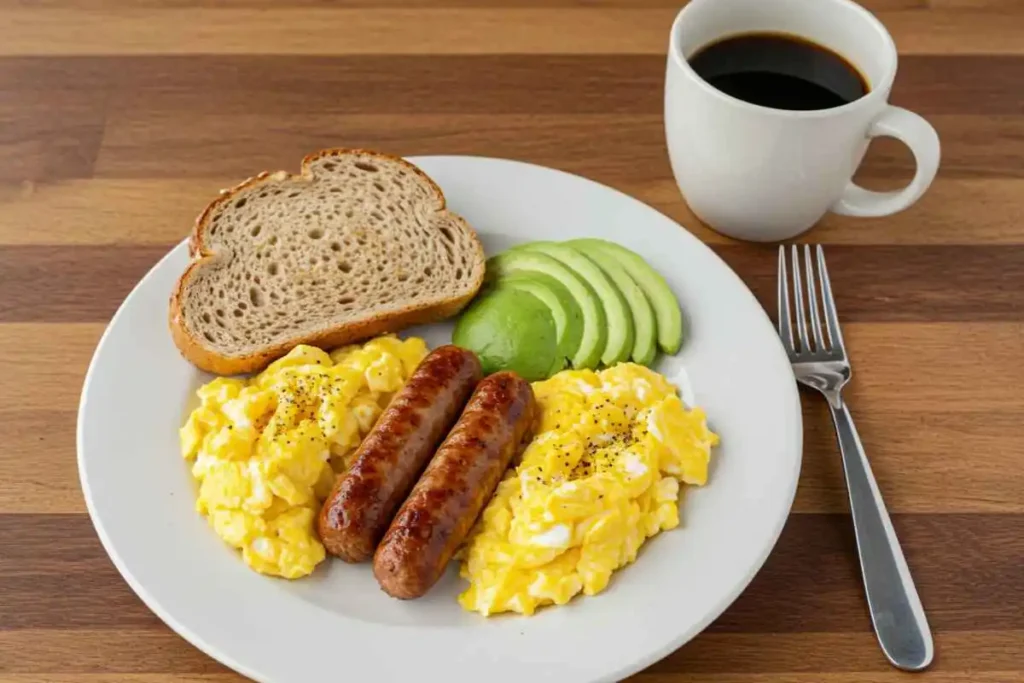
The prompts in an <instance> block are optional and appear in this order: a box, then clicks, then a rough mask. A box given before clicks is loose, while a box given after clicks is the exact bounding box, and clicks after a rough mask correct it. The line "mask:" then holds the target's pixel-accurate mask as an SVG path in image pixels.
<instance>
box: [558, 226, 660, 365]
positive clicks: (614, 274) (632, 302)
mask: <svg viewBox="0 0 1024 683" xmlns="http://www.w3.org/2000/svg"><path fill="white" fill-rule="evenodd" d="M566 244H568V245H569V246H571V247H573V248H574V249H576V250H577V251H579V252H581V253H582V254H583V255H584V256H586V257H587V258H589V259H590V260H591V261H593V262H594V263H596V264H597V265H598V266H600V268H601V270H603V271H604V272H605V274H606V275H607V276H608V277H609V278H610V279H611V281H612V282H613V283H615V286H616V287H618V288H619V291H620V292H622V296H623V297H624V298H625V299H626V303H627V304H629V312H630V313H631V314H632V316H633V349H632V351H631V352H630V356H631V357H632V359H633V361H634V362H637V363H639V364H640V365H650V364H651V363H652V362H653V361H654V356H655V355H656V354H657V353H658V325H657V322H656V321H655V318H654V309H653V308H652V307H651V302H650V301H648V300H647V295H645V294H644V291H643V290H642V289H640V286H639V285H638V284H637V283H636V281H635V280H634V279H633V278H632V277H631V276H630V274H629V273H628V272H627V271H626V269H625V268H624V267H622V265H621V264H620V263H619V262H618V260H616V258H615V257H614V256H612V255H611V254H610V253H609V252H607V251H605V250H604V249H602V248H601V247H599V246H596V245H595V244H593V243H592V242H588V241H586V240H570V241H569V242H566Z"/></svg>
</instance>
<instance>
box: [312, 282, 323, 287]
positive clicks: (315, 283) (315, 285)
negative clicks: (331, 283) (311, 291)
mask: <svg viewBox="0 0 1024 683" xmlns="http://www.w3.org/2000/svg"><path fill="white" fill-rule="evenodd" d="M323 283H324V281H323V280H313V281H312V282H310V283H309V284H310V285H312V286H313V287H319V286H320V285H322V284H323Z"/></svg>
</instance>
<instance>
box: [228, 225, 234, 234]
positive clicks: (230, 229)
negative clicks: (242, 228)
mask: <svg viewBox="0 0 1024 683" xmlns="http://www.w3.org/2000/svg"><path fill="white" fill-rule="evenodd" d="M234 231H235V226H234V225H232V224H230V223H229V224H228V232H234Z"/></svg>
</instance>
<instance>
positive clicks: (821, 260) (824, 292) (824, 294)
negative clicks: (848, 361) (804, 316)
mask: <svg viewBox="0 0 1024 683" xmlns="http://www.w3.org/2000/svg"><path fill="white" fill-rule="evenodd" d="M817 251H818V276H819V279H820V280H821V303H822V307H823V308H824V309H825V320H826V322H827V323H828V341H829V345H830V346H831V347H832V349H834V350H838V351H844V348H843V333H842V332H841V331H840V329H839V314H838V313H837V312H836V301H835V299H834V298H833V297H832V282H831V281H830V280H829V278H828V268H827V267H826V266H825V250H824V249H822V248H821V245H820V244H819V245H818V249H817Z"/></svg>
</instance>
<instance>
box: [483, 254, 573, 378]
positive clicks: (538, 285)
mask: <svg viewBox="0 0 1024 683" xmlns="http://www.w3.org/2000/svg"><path fill="white" fill-rule="evenodd" d="M504 287H509V288H512V289H521V290H523V291H524V292H529V293H530V294H533V295H534V296H535V297H537V298H538V299H540V300H541V301H542V302H544V304H545V305H546V306H547V307H548V308H550V309H551V316H552V318H553V319H554V321H555V331H556V333H557V336H558V350H559V354H560V356H561V359H560V360H561V365H560V366H559V367H558V368H557V369H556V370H555V372H558V371H559V370H562V369H563V368H564V367H565V365H566V360H567V359H570V358H572V357H573V355H574V354H575V353H576V349H578V348H579V347H580V338H581V337H582V336H583V312H582V311H581V310H580V307H579V304H577V303H576V300H575V299H573V297H572V294H570V293H569V290H568V289H566V288H565V287H564V286H562V285H561V284H560V283H559V282H558V280H556V279H555V278H553V277H551V276H549V275H545V274H544V273H539V272H536V271H516V272H513V273H511V274H509V275H507V276H505V277H502V278H499V279H497V280H495V281H494V288H495V289H500V288H504ZM552 374H554V373H552Z"/></svg>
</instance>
